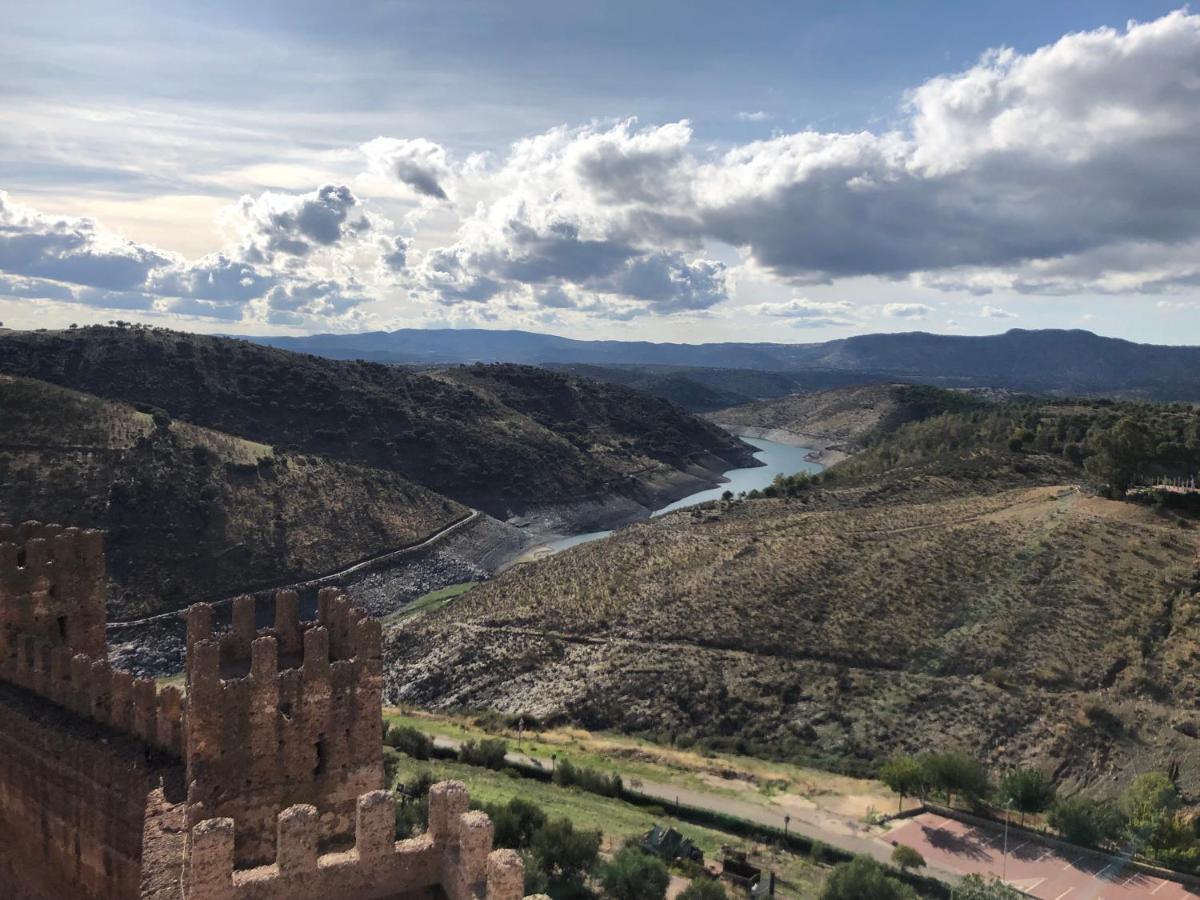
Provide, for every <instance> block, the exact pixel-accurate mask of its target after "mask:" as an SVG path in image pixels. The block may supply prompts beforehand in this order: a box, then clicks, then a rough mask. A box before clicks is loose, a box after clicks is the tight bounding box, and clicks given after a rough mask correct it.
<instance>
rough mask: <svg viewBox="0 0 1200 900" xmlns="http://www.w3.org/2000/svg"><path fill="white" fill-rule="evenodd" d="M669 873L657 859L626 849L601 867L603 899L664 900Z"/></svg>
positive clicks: (632, 848)
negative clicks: (604, 897)
mask: <svg viewBox="0 0 1200 900" xmlns="http://www.w3.org/2000/svg"><path fill="white" fill-rule="evenodd" d="M670 883H671V876H670V873H668V872H667V867H666V866H665V865H663V863H662V860H660V859H658V858H657V857H654V856H650V855H649V854H646V853H643V852H642V851H641V850H638V849H636V848H635V847H626V848H625V849H623V850H622V851H621V852H620V853H618V854H617V855H616V856H614V857H613V858H612V861H611V862H607V863H605V864H604V865H602V866H601V867H600V884H601V885H603V887H604V896H606V897H611V898H612V900H663V898H664V897H666V896H667V885H668V884H670Z"/></svg>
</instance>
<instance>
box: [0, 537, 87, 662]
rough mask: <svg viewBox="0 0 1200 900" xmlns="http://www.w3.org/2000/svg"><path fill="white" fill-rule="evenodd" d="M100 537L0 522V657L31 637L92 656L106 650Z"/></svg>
mask: <svg viewBox="0 0 1200 900" xmlns="http://www.w3.org/2000/svg"><path fill="white" fill-rule="evenodd" d="M104 579H105V570H104V537H103V535H102V534H101V533H100V532H99V531H92V530H88V531H81V530H80V529H78V528H63V527H62V526H61V525H44V524H42V523H40V522H25V523H23V524H21V525H18V526H15V527H14V526H12V525H0V657H5V656H8V655H9V653H10V652H11V650H10V649H9V648H10V645H11V644H12V642H13V641H14V640H15V639H16V637H17V635H35V636H37V637H39V638H41V639H42V640H44V641H46V642H48V643H50V644H52V645H63V646H66V647H68V648H70V649H71V650H73V651H75V652H78V653H86V654H87V655H88V656H91V657H93V658H96V659H100V658H102V657H103V656H104V655H105V654H106V653H107V641H106V639H105V635H104V623H105V618H106V614H105V583H104Z"/></svg>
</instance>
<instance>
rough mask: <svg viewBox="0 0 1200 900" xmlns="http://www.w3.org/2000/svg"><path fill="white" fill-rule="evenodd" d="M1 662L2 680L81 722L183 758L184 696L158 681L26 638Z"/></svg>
mask: <svg viewBox="0 0 1200 900" xmlns="http://www.w3.org/2000/svg"><path fill="white" fill-rule="evenodd" d="M13 649H14V650H15V652H14V653H13V654H12V655H10V656H9V657H8V658H7V659H5V660H0V677H3V678H4V679H5V680H6V681H8V682H10V683H11V684H15V685H17V686H18V687H22V688H25V689H26V690H27V691H31V692H33V693H35V694H38V695H39V696H42V697H45V698H46V699H47V700H49V701H51V702H52V703H57V704H58V705H59V706H62V707H65V708H66V709H69V710H71V711H73V712H75V713H77V714H79V715H80V716H82V717H84V718H87V719H91V720H92V721H94V722H98V723H100V724H101V725H107V726H108V727H110V728H113V729H115V730H117V731H121V732H124V733H126V734H131V735H133V736H134V737H136V738H138V739H139V740H141V741H142V742H144V743H145V744H147V745H149V746H151V747H157V748H158V749H160V750H163V751H165V752H167V753H170V754H172V755H174V756H179V757H182V755H183V734H184V725H183V720H184V716H183V695H182V694H181V693H180V691H179V689H178V688H175V687H165V688H162V689H161V690H159V688H158V686H157V685H156V684H155V682H154V679H152V678H135V677H134V676H133V675H131V674H130V673H128V672H122V671H120V670H116V669H113V668H112V667H111V666H110V665H109V664H108V660H106V659H93V658H92V657H90V656H88V655H87V654H86V653H72V652H71V651H70V650H69V649H68V648H67V647H64V646H62V645H54V644H51V643H49V642H47V641H44V640H39V639H38V638H36V637H34V636H33V635H28V634H23V635H20V636H19V637H18V638H17V642H16V646H15V647H14V648H13Z"/></svg>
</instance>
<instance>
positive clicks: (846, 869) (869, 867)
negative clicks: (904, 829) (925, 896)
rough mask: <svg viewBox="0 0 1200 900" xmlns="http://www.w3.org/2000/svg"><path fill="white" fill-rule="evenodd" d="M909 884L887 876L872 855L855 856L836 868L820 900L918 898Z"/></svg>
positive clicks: (903, 899) (904, 899)
mask: <svg viewBox="0 0 1200 900" xmlns="http://www.w3.org/2000/svg"><path fill="white" fill-rule="evenodd" d="M916 896H917V895H916V894H915V893H914V892H913V891H912V889H911V888H909V887H908V886H907V885H904V884H901V883H900V882H899V881H896V880H895V879H894V878H888V877H887V874H886V873H885V872H884V869H883V866H881V865H880V864H879V863H877V862H875V860H873V859H871V858H870V857H869V856H856V857H854V859H852V860H850V862H845V863H840V864H839V865H836V866H834V867H833V871H831V872H830V873H829V877H828V878H826V879H825V886H824V887H823V888H822V889H821V900H915V898H916Z"/></svg>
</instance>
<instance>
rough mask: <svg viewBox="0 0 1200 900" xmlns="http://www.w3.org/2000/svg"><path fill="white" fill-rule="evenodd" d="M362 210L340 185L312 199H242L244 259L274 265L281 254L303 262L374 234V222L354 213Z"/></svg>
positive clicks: (275, 196)
mask: <svg viewBox="0 0 1200 900" xmlns="http://www.w3.org/2000/svg"><path fill="white" fill-rule="evenodd" d="M359 206H360V202H359V199H358V198H357V197H355V196H354V192H353V191H351V190H350V188H349V187H347V186H346V185H335V184H326V185H322V186H321V187H319V188H318V189H317V190H315V191H313V192H312V193H309V194H300V195H294V194H278V193H274V192H267V193H264V194H260V195H259V196H258V197H250V196H246V197H243V198H242V199H241V200H240V201H239V202H238V204H237V206H236V207H235V215H236V217H237V219H238V220H239V221H238V227H239V230H240V231H241V232H242V235H243V246H242V256H243V258H244V259H245V260H246V261H247V262H251V263H271V262H273V261H274V260H275V258H276V256H277V255H278V254H284V255H286V256H293V257H301V258H303V257H306V256H308V255H309V254H310V253H312V252H313V251H314V250H315V249H317V248H319V247H331V246H333V245H335V244H338V243H339V242H340V241H343V240H345V239H348V238H353V237H357V236H362V235H363V234H365V233H366V232H368V231H369V230H370V229H371V221H370V219H369V218H367V217H366V216H365V215H362V214H361V213H359V214H355V210H356V209H357V208H358V207H359Z"/></svg>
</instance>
